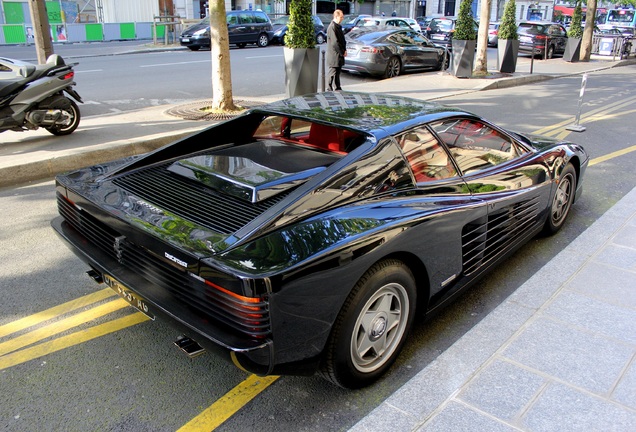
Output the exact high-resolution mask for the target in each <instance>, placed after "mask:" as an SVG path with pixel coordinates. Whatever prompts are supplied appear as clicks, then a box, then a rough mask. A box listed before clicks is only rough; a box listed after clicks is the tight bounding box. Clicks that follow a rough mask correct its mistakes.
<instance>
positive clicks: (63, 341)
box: [0, 312, 150, 370]
mask: <svg viewBox="0 0 636 432" xmlns="http://www.w3.org/2000/svg"><path fill="white" fill-rule="evenodd" d="M149 319H150V318H148V317H147V316H146V315H144V314H142V313H141V312H135V313H134V314H132V315H128V316H125V317H123V318H118V319H116V320H113V321H110V322H107V323H104V324H100V325H97V326H95V327H91V328H89V329H86V330H80V331H78V332H75V333H71V334H69V335H66V336H62V337H59V338H57V339H53V340H51V341H49V342H44V343H41V344H38V345H35V346H32V347H29V348H25V349H23V350H21V351H16V352H13V353H11V354H7V355H5V356H2V357H0V370H3V369H6V368H9V367H11V366H15V365H19V364H21V363H25V362H27V361H29V360H34V359H36V358H39V357H42V356H44V355H47V354H51V353H54V352H57V351H61V350H63V349H66V348H69V347H72V346H74V345H79V344H81V343H84V342H87V341H89V340H91V339H95V338H98V337H100V336H104V335H107V334H109V333H114V332H116V331H119V330H122V329H125V328H126V327H131V326H134V325H135V324H139V323H142V322H144V321H148V320H149Z"/></svg>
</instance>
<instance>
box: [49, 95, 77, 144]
mask: <svg viewBox="0 0 636 432" xmlns="http://www.w3.org/2000/svg"><path fill="white" fill-rule="evenodd" d="M66 100H67V101H68V102H69V106H68V107H66V108H62V115H63V119H62V120H60V121H59V122H58V123H55V124H54V125H53V126H49V127H47V128H46V130H47V131H49V132H50V133H52V134H53V135H58V136H62V135H70V134H72V133H73V132H74V131H75V129H77V126H79V122H80V111H79V107H78V106H77V104H76V103H75V102H73V101H72V100H71V99H68V98H66ZM51 108H52V109H58V108H56V107H51Z"/></svg>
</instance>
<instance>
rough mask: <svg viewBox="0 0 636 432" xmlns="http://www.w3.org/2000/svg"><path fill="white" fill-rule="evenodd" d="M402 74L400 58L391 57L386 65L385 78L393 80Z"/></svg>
mask: <svg viewBox="0 0 636 432" xmlns="http://www.w3.org/2000/svg"><path fill="white" fill-rule="evenodd" d="M401 73H402V62H400V59H399V58H398V57H391V58H390V59H389V61H388V63H387V64H386V70H385V71H384V78H393V77H396V76H398V75H400V74H401Z"/></svg>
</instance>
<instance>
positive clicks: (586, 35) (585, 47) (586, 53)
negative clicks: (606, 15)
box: [579, 0, 596, 61]
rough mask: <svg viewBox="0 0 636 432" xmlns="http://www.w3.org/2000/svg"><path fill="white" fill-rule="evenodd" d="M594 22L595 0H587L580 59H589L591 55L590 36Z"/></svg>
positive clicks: (591, 35)
mask: <svg viewBox="0 0 636 432" xmlns="http://www.w3.org/2000/svg"><path fill="white" fill-rule="evenodd" d="M595 23H596V0H587V11H586V13H585V30H584V31H583V40H582V41H581V54H580V56H579V57H580V61H590V57H591V55H592V37H593V36H594V24H595Z"/></svg>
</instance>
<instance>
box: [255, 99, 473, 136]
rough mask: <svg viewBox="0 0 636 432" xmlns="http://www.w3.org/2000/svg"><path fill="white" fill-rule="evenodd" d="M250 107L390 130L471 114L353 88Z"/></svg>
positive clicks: (352, 126) (353, 126) (359, 127)
mask: <svg viewBox="0 0 636 432" xmlns="http://www.w3.org/2000/svg"><path fill="white" fill-rule="evenodd" d="M252 111H263V112H267V113H271V114H280V115H291V116H294V117H302V118H306V119H308V120H316V121H319V122H324V123H330V124H334V125H337V126H341V127H344V128H349V129H357V130H360V131H364V132H373V131H377V130H379V129H382V130H387V131H390V132H393V130H394V129H402V128H405V127H408V126H409V124H411V123H422V122H429V121H433V120H436V119H439V118H443V117H448V116H450V115H454V114H470V113H467V112H466V111H463V110H459V109H456V108H451V107H447V106H445V105H441V104H437V103H434V102H428V101H422V100H418V99H412V98H407V97H402V96H394V95H385V94H377V93H355V92H325V93H315V94H310V95H304V96H297V97H294V98H291V99H285V100H281V101H277V102H273V103H270V104H267V105H263V106H259V107H257V108H254V109H253V110H252ZM376 135H377V134H376ZM380 135H381V134H380Z"/></svg>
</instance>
